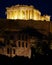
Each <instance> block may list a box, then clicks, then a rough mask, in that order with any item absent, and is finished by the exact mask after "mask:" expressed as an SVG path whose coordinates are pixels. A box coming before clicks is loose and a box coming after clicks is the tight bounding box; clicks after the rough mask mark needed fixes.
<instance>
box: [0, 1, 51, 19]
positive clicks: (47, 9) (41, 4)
mask: <svg viewBox="0 0 52 65" xmlns="http://www.w3.org/2000/svg"><path fill="white" fill-rule="evenodd" d="M17 4H21V5H33V6H34V7H35V8H36V9H38V10H39V11H41V13H42V15H43V14H48V15H50V16H51V20H52V1H51V0H0V18H6V15H5V11H6V7H9V6H12V5H17Z"/></svg>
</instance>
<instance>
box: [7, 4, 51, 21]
mask: <svg viewBox="0 0 52 65" xmlns="http://www.w3.org/2000/svg"><path fill="white" fill-rule="evenodd" d="M6 15H7V19H23V20H29V19H32V20H41V21H44V20H46V21H50V16H49V15H43V16H42V15H41V12H40V11H39V10H37V9H36V8H34V6H32V5H31V6H28V5H15V6H11V7H7V8H6Z"/></svg>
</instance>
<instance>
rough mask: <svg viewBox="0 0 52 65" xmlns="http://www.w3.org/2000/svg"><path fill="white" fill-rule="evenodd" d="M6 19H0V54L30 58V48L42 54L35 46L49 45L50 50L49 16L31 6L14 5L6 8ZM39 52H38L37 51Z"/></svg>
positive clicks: (50, 25)
mask: <svg viewBox="0 0 52 65" xmlns="http://www.w3.org/2000/svg"><path fill="white" fill-rule="evenodd" d="M6 16H7V19H0V54H2V55H7V56H9V57H10V56H11V57H14V56H16V55H17V56H25V57H29V58H30V57H31V47H32V46H33V47H34V48H35V49H37V48H38V49H37V52H38V53H40V54H44V53H43V52H42V48H41V47H37V44H40V43H41V44H44V43H45V44H49V49H51V50H52V22H51V21H50V16H49V15H43V16H42V15H41V12H40V11H39V10H37V9H35V8H34V7H33V6H27V5H15V6H11V7H7V8H6ZM38 50H39V51H38ZM37 52H36V53H37Z"/></svg>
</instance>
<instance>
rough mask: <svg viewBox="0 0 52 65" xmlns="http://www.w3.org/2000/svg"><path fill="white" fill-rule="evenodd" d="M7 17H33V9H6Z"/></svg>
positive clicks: (27, 18)
mask: <svg viewBox="0 0 52 65" xmlns="http://www.w3.org/2000/svg"><path fill="white" fill-rule="evenodd" d="M7 19H26V20H29V19H33V9H31V10H30V9H29V10H24V9H21V10H20V9H19V10H8V11H7Z"/></svg>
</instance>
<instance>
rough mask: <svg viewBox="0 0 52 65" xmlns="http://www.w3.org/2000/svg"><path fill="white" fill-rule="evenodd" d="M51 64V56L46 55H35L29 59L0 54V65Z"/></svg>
mask: <svg viewBox="0 0 52 65" xmlns="http://www.w3.org/2000/svg"><path fill="white" fill-rule="evenodd" d="M48 63H49V64H52V56H48V55H36V56H34V57H32V58H31V59H29V58H27V57H26V58H25V57H18V56H15V57H14V58H9V57H7V56H4V55H0V65H2V64H3V65H12V64H14V65H27V64H28V65H37V64H38V65H39V64H41V65H42V64H48Z"/></svg>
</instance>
